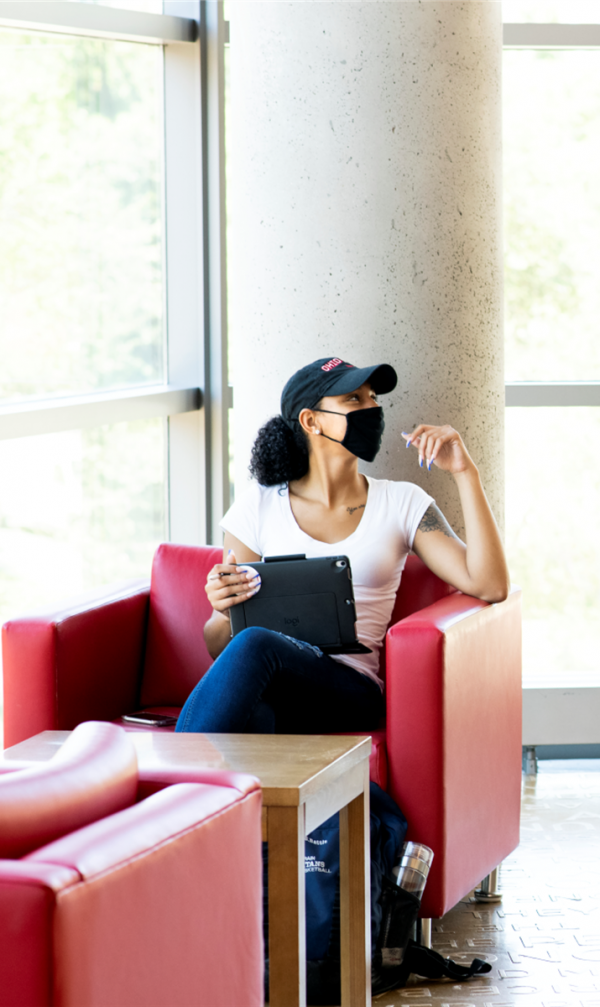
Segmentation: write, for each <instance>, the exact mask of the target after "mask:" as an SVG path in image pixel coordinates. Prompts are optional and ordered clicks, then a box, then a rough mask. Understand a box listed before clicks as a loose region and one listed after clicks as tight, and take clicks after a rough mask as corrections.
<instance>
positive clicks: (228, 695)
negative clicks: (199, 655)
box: [175, 628, 384, 734]
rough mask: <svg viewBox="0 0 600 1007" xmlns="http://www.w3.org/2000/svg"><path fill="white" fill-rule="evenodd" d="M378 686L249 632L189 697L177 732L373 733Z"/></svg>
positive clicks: (311, 652)
mask: <svg viewBox="0 0 600 1007" xmlns="http://www.w3.org/2000/svg"><path fill="white" fill-rule="evenodd" d="M383 713H384V702H383V697H382V695H381V691H380V689H379V686H378V685H377V683H376V682H374V681H373V680H372V679H370V678H367V676H366V675H362V674H361V673H360V672H359V671H355V670H354V668H350V667H348V665H346V664H341V663H340V662H339V661H334V660H333V658H331V657H327V655H326V654H323V653H321V651H320V650H319V649H318V647H313V646H311V645H310V644H308V643H303V642H302V641H300V640H295V639H293V638H292V637H289V636H284V635H283V634H282V633H274V632H273V631H272V630H270V629H259V628H251V629H245V630H243V632H241V633H238V635H237V636H235V637H234V638H233V640H231V642H230V643H229V644H228V645H227V647H226V648H225V650H224V651H223V653H222V654H220V655H219V657H218V658H217V660H216V661H215V663H214V664H213V665H212V667H211V668H210V669H209V670H208V671H207V673H206V675H205V676H204V678H202V679H201V680H200V682H198V685H197V686H196V688H195V689H194V691H193V692H192V693H191V694H190V695H189V696H188V698H187V700H186V703H185V705H184V707H183V709H182V711H181V714H180V716H179V720H178V721H177V727H176V728H175V730H176V731H202V732H211V731H214V732H215V733H219V732H226V731H231V732H235V733H237V734H331V733H333V732H336V731H372V730H374V729H375V728H376V727H377V724H378V722H379V719H380V717H381V716H382V715H383Z"/></svg>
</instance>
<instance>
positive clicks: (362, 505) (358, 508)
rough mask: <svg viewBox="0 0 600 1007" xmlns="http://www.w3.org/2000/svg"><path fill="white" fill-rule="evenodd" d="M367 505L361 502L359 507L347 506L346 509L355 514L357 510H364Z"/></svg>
mask: <svg viewBox="0 0 600 1007" xmlns="http://www.w3.org/2000/svg"><path fill="white" fill-rule="evenodd" d="M365 506H366V505H365V504H359V505H358V507H346V510H347V511H348V513H349V514H354V511H355V510H362V509H363V507H365Z"/></svg>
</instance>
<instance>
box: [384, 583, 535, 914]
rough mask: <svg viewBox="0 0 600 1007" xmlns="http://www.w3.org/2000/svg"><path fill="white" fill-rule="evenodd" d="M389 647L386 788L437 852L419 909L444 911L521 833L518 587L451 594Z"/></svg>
mask: <svg viewBox="0 0 600 1007" xmlns="http://www.w3.org/2000/svg"><path fill="white" fill-rule="evenodd" d="M386 648H387V750H388V762H389V781H390V782H389V790H390V793H391V794H392V796H393V797H394V798H395V800H396V801H397V802H398V803H399V805H400V807H401V808H402V809H403V811H404V813H405V814H406V817H407V819H408V822H409V835H410V837H411V838H414V839H417V840H419V841H420V842H424V843H426V844H427V845H428V846H431V847H432V849H433V850H434V852H436V853H437V855H438V856H437V859H434V861H433V867H432V871H431V876H430V877H431V881H430V882H429V883H428V887H427V888H426V890H425V897H424V900H423V908H422V915H424V916H441V915H443V913H444V912H446V911H447V910H448V909H449V908H450V907H451V906H453V905H455V904H456V902H457V901H458V900H459V899H460V898H462V897H463V896H464V894H465V892H467V891H469V886H470V887H474V886H475V885H476V884H478V883H479V882H480V881H481V879H482V878H483V877H485V875H486V874H488V873H489V871H491V870H493V869H494V868H495V867H496V866H497V865H498V864H499V863H500V861H501V860H503V859H504V857H505V856H507V855H508V853H510V852H511V850H513V849H514V848H515V846H516V845H517V844H518V841H519V808H520V783H521V620H520V591H519V590H518V589H515V590H514V591H513V592H512V593H511V594H510V595H509V597H508V598H507V599H506V601H504V602H501V603H499V604H495V605H488V604H487V603H486V602H482V601H479V600H477V599H475V598H470V597H468V596H466V595H463V594H460V593H457V594H453V595H450V596H449V597H446V598H443V599H441V600H440V601H437V602H436V603H435V604H433V605H429V606H428V607H427V608H424V609H422V610H421V611H419V612H415V613H414V614H413V615H410V616H409V617H408V618H406V619H403V620H401V621H400V622H398V623H396V624H395V625H394V626H392V627H391V628H390V629H389V630H388V635H387V641H386ZM452 863H460V864H461V871H460V872H457V871H455V870H444V871H443V875H444V876H442V873H440V872H442V868H443V865H444V864H452ZM436 890H437V892H438V895H437V896H436V899H435V904H430V903H433V901H434V899H433V895H432V893H433V892H434V891H436ZM428 893H429V894H428Z"/></svg>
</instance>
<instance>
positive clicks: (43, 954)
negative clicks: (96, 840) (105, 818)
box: [0, 860, 81, 1007]
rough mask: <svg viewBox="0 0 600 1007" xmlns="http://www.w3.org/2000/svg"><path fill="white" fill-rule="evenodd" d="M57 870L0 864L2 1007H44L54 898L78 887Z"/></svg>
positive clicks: (65, 870) (66, 871)
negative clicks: (36, 1006)
mask: <svg viewBox="0 0 600 1007" xmlns="http://www.w3.org/2000/svg"><path fill="white" fill-rule="evenodd" d="M80 880H81V879H80V876H79V874H78V873H77V871H74V870H73V869H72V868H70V867H59V866H56V865H55V864H30V863H27V862H26V861H22V860H0V946H1V948H2V953H1V954H0V1005H1V1007H13V1005H14V1004H20V1005H23V1007H29V1005H33V1004H47V1003H48V994H49V991H50V989H51V987H52V975H51V971H52V964H51V963H52V918H53V914H54V904H55V900H56V896H57V895H58V894H59V893H62V892H63V891H65V890H66V889H67V888H69V887H71V886H72V885H76V884H77V883H78V882H79V881H80Z"/></svg>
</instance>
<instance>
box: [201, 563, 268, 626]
mask: <svg viewBox="0 0 600 1007" xmlns="http://www.w3.org/2000/svg"><path fill="white" fill-rule="evenodd" d="M260 583H261V582H260V575H259V574H257V573H255V572H254V571H252V570H248V569H247V568H246V567H244V566H239V565H238V563H237V560H236V558H235V555H234V553H233V551H232V550H231V549H230V550H229V552H228V554H227V563H217V564H216V565H215V566H213V568H212V570H211V571H210V573H209V575H208V577H207V578H206V586H205V588H204V590H205V591H206V595H207V597H208V600H209V602H210V603H211V605H212V607H213V609H214V610H215V612H220V613H221V615H223V616H225V618H228V617H229V611H228V609H230V608H231V607H232V606H233V605H240V604H241V603H242V602H243V601H248V599H249V598H252V596H253V595H255V594H256V593H257V592H258V591H260Z"/></svg>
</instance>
